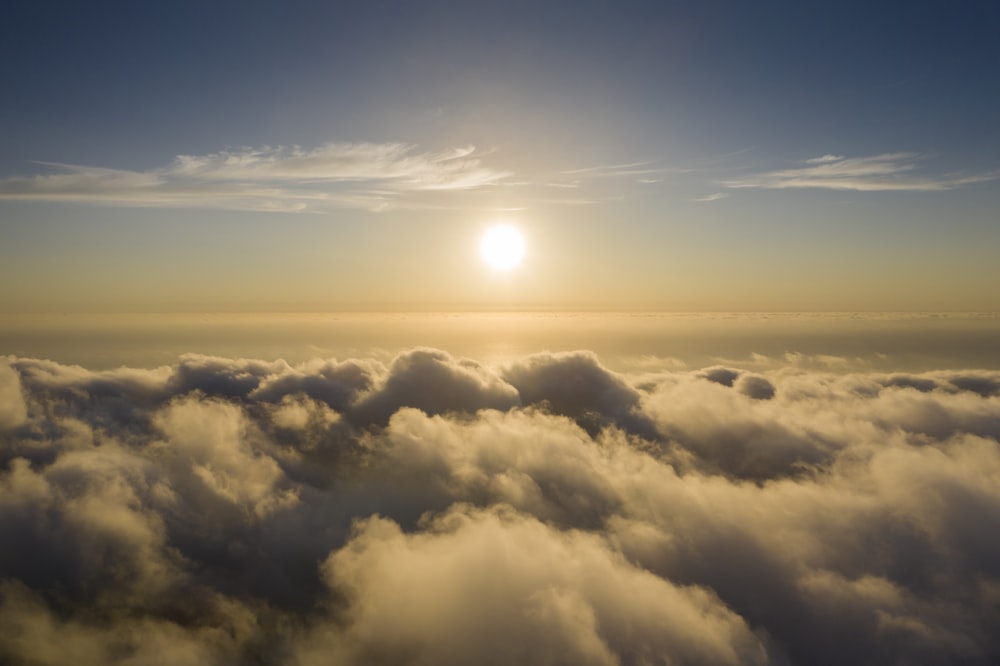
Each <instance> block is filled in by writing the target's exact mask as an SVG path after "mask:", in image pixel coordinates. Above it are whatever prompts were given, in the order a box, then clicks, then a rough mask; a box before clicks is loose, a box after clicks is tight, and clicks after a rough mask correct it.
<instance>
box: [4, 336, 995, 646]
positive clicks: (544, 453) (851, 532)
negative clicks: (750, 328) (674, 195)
mask: <svg viewBox="0 0 1000 666" xmlns="http://www.w3.org/2000/svg"><path fill="white" fill-rule="evenodd" d="M761 365H762V366H763V365H764V364H761ZM0 387H2V391H3V395H4V396H5V397H6V398H11V397H13V400H12V401H11V404H13V405H14V407H13V408H12V409H8V411H6V412H4V414H5V416H4V418H3V420H2V421H0V470H2V471H0V537H2V538H3V540H4V543H10V544H16V547H13V548H7V549H4V551H3V553H2V554H0V591H2V594H0V660H3V661H7V662H13V663H27V662H30V663H40V664H58V663H65V662H66V661H70V660H75V661H81V660H82V661H84V662H86V661H88V660H89V662H91V663H109V664H114V663H131V662H135V661H148V660H150V659H151V658H152V656H153V655H155V656H156V657H157V658H159V659H160V660H164V661H169V662H170V663H182V664H183V663H191V664H195V663H240V662H251V663H264V664H286V663H287V664H313V663H325V662H326V661H329V660H330V659H333V660H335V661H337V663H345V664H354V663H357V664H362V663H364V664H368V663H411V664H425V663H426V664H431V663H433V664H465V663H473V662H475V663H486V662H489V661H490V660H494V659H499V660H501V661H504V662H517V663H525V664H551V663H558V662H560V661H561V660H563V659H565V658H566V656H567V655H570V656H571V657H572V659H573V661H574V663H587V664H619V663H641V662H643V661H644V660H645V661H649V660H654V661H655V660H666V661H671V662H673V663H686V664H720V663H721V664H755V663H775V664H783V663H824V662H829V663H884V661H885V660H886V659H889V660H892V661H897V662H901V663H917V662H922V663H925V662H936V663H948V662H954V661H962V662H963V663H977V664H978V663H983V664H986V663H990V662H992V661H995V657H996V656H997V655H998V654H1000V641H998V638H997V636H1000V633H998V631H997V628H998V627H1000V616H998V615H997V613H996V608H995V601H996V593H997V585H998V583H997V581H998V580H1000V571H998V569H997V562H998V561H1000V558H998V554H1000V539H998V538H997V536H996V535H995V531H994V530H991V529H989V528H990V526H992V525H995V524H996V523H997V522H998V521H1000V490H998V485H997V483H996V478H997V476H998V475H1000V443H998V440H1000V373H998V372H996V371H988V370H963V371H937V372H925V373H916V374H912V373H911V374H902V373H892V374H886V373H875V372H851V371H844V372H839V373H832V372H830V371H826V370H809V369H807V368H806V367H805V366H803V365H801V364H798V363H793V364H790V365H781V364H780V363H778V362H773V363H769V364H767V365H766V367H761V368H757V369H755V370H754V371H748V370H746V369H744V368H741V367H738V366H732V365H718V366H713V367H708V368H704V369H699V370H685V369H680V368H678V367H677V364H676V363H670V362H665V363H664V364H663V365H661V366H656V365H654V364H652V363H648V364H646V365H644V367H643V373H642V375H641V378H637V377H635V376H631V375H624V374H619V373H616V372H614V371H612V370H610V369H608V368H607V367H605V366H604V365H603V364H602V363H601V361H600V359H599V358H598V357H597V356H596V355H594V354H593V353H590V352H585V351H580V352H574V353H560V354H552V353H541V354H535V355H531V356H526V357H522V358H516V359H511V360H509V361H507V362H505V363H504V364H502V365H486V364H482V363H478V362H475V361H473V360H470V359H462V358H456V357H453V356H451V355H450V354H447V353H445V352H443V351H439V350H432V349H424V348H418V349H412V350H409V351H406V352H404V353H402V354H400V355H399V356H397V357H396V358H395V359H394V360H392V361H391V362H390V363H388V364H386V363H383V362H381V361H379V360H376V359H370V358H361V359H346V360H332V359H326V360H320V359H317V360H313V361H309V362H306V363H302V364H295V365H293V364H288V363H285V362H282V361H277V362H270V361H267V362H266V361H257V360H252V359H227V358H221V357H207V356H200V355H194V354H191V355H187V356H185V357H184V358H183V359H182V360H181V361H180V362H178V363H177V364H175V365H172V366H165V367H162V368H157V369H151V370H146V369H140V368H118V369H114V370H105V371H100V372H97V371H90V370H87V369H85V368H81V367H78V366H67V365H61V364H58V363H54V362H51V361H42V360H36V359H27V358H16V357H14V358H7V359H5V360H4V361H3V364H2V365H0Z"/></svg>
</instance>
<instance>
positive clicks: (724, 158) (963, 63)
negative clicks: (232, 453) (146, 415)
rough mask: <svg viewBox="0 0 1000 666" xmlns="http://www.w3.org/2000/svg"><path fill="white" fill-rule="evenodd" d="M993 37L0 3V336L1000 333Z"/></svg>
mask: <svg viewBox="0 0 1000 666" xmlns="http://www.w3.org/2000/svg"><path fill="white" fill-rule="evenodd" d="M997 34H1000V4H998V3H996V2H994V1H992V0H981V1H976V0H968V1H963V2H958V3H956V2H913V1H909V2H879V3H867V2H866V3H861V2H838V3H803V2H767V3H749V2H721V1H720V2H698V3H680V2H580V1H576V2H544V3H543V2H510V1H505V2H464V3H463V2H366V3H345V2H281V3H277V2H273V3H263V2H248V1H242V2H212V3H204V2H168V3H137V2H89V3H80V2H51V3H37V2H33V3H27V2H13V3H9V4H8V5H6V8H5V13H4V20H3V22H2V24H0V62H2V63H3V66H2V68H0V90H2V91H3V92H2V95H3V104H0V127H2V131H0V311H2V312H8V313H9V312H61V311H95V312H105V311H144V312H156V311H196V312H204V311H226V312H233V311H294V310H297V311H328V310H366V309H493V308H527V309H534V308H560V309H608V308H612V309H615V308H638V309H666V310H997V309H1000V289H998V288H997V286H998V285H1000V261H997V260H996V254H997V248H1000V223H998V214H997V212H998V211H1000V127H998V125H997V119H998V118H1000V86H998V85H997V72H998V71H1000V40H997V38H996V36H997ZM497 221H506V222H510V223H513V224H516V225H518V226H519V227H520V228H521V229H522V230H523V231H524V233H525V235H526V236H527V239H528V245H529V250H528V256H527V259H526V262H525V264H524V265H523V266H522V267H521V268H520V269H519V270H517V271H514V272H512V273H511V274H508V275H504V276H499V275H497V274H495V273H492V272H491V271H489V270H488V269H487V268H486V267H484V266H483V265H482V262H481V261H480V260H479V258H478V256H477V254H476V243H477V240H478V238H479V236H480V235H481V234H482V233H483V231H484V230H485V229H486V228H487V227H488V226H489V225H490V224H494V223H496V222H497Z"/></svg>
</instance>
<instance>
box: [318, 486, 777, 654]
mask: <svg viewBox="0 0 1000 666" xmlns="http://www.w3.org/2000/svg"><path fill="white" fill-rule="evenodd" d="M421 528H422V529H421V530H420V531H419V532H417V533H415V534H406V533H404V532H403V531H402V530H401V529H400V528H399V526H398V525H396V524H395V523H394V522H392V521H389V520H386V519H384V518H379V517H373V518H369V519H367V520H365V521H362V522H361V523H359V524H358V525H357V527H356V529H355V532H354V534H353V536H352V539H351V541H350V542H349V543H348V545H346V546H345V547H344V548H342V549H340V550H338V551H337V552H335V553H333V554H332V555H331V556H330V557H329V558H328V559H327V560H326V562H325V563H324V564H323V577H324V580H325V582H326V583H327V585H329V586H330V587H331V588H332V589H333V590H335V591H336V592H338V593H339V594H340V595H343V596H344V597H345V598H346V599H347V600H348V603H347V608H346V610H344V611H343V612H342V614H341V616H340V622H338V625H339V626H336V627H331V628H327V627H323V628H322V629H320V630H319V631H318V632H317V635H316V636H314V637H313V639H312V641H311V644H307V647H306V648H305V649H304V655H303V663H305V664H310V663H329V661H330V660H331V659H332V660H333V661H335V662H336V663H343V664H352V663H358V664H372V663H386V664H389V663H393V664H398V663H410V664H468V663H483V662H484V661H485V662H486V663H504V664H510V663H519V664H557V663H574V664H606V665H611V664H618V663H622V662H625V663H642V662H644V661H646V660H648V659H650V658H655V659H656V660H659V661H663V662H666V663H684V664H754V663H765V662H766V650H765V648H764V647H763V645H762V644H761V643H760V641H759V639H758V638H757V637H756V636H755V635H754V634H753V632H752V631H751V630H750V629H749V628H748V627H747V626H746V624H745V622H744V621H743V620H742V619H741V618H740V617H739V616H737V615H736V614H735V613H733V612H732V611H730V610H729V609H727V608H725V606H723V605H722V604H721V603H719V601H718V599H717V598H716V597H715V595H713V594H712V593H710V592H708V591H707V590H704V589H702V588H697V587H691V586H677V585H674V584H672V583H670V582H668V581H665V580H663V579H662V578H658V577H657V576H655V575H653V574H651V573H649V572H648V571H645V570H643V569H641V568H639V567H636V566H634V565H632V564H630V563H629V562H628V561H626V560H625V558H624V557H623V556H622V555H621V554H620V553H619V552H617V551H615V550H614V549H612V548H610V547H609V546H608V545H607V543H605V542H604V541H603V540H602V539H601V538H600V537H599V536H597V535H594V534H588V533H583V532H578V531H559V530H557V529H554V528H551V527H548V526H546V525H545V524H543V523H541V522H540V521H538V520H537V519H535V518H532V517H528V516H524V515H523V514H517V513H515V512H512V511H509V510H506V509H504V508H503V507H502V506H498V507H494V508H492V509H489V510H471V509H469V508H468V507H466V506H461V505H458V506H455V507H453V508H452V509H451V510H449V511H448V512H446V513H445V514H443V515H441V516H438V517H436V518H433V519H429V520H427V521H425V522H424V523H423V524H422V525H421Z"/></svg>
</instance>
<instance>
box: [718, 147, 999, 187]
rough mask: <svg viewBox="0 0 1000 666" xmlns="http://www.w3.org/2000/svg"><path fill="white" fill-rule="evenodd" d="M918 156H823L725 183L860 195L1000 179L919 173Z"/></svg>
mask: <svg viewBox="0 0 1000 666" xmlns="http://www.w3.org/2000/svg"><path fill="white" fill-rule="evenodd" d="M919 160H920V155H919V154H917V153H886V154H883V155H872V156H869V157H843V156H840V155H823V156H822V157H815V158H812V159H808V160H805V161H804V162H803V164H804V165H805V166H800V167H797V168H793V169H781V170H778V171H768V172H764V173H757V174H752V175H749V176H744V177H741V178H734V179H730V180H727V181H724V182H723V183H722V184H723V185H725V186H727V187H732V188H759V189H769V190H776V189H789V188H822V189H830V190H855V191H860V192H881V191H917V192H920V191H924V192H933V191H940V190H952V189H956V188H959V187H964V186H966V185H972V184H974V183H984V182H989V181H993V180H997V179H998V178H1000V171H990V172H986V173H971V174H969V173H946V174H925V173H921V172H920V171H919V170H918V168H917V167H918V166H919Z"/></svg>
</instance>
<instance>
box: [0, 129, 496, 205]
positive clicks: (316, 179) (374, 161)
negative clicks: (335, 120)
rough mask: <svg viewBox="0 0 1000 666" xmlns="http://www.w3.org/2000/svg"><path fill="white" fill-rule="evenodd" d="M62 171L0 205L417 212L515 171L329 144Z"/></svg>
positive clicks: (469, 158)
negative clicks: (434, 199) (420, 200)
mask: <svg viewBox="0 0 1000 666" xmlns="http://www.w3.org/2000/svg"><path fill="white" fill-rule="evenodd" d="M42 164H45V165H46V166H49V167H52V168H54V169H56V170H57V171H58V173H53V174H44V175H35V176H30V177H15V178H7V179H4V180H0V199H20V200H35V201H66V202H80V203H90V204H97V205H107V206H133V207H157V208H159V207H164V208H167V207H173V208H213V209H230V210H260V211H287V212H295V211H315V210H325V209H329V208H335V207H350V208H365V209H374V210H377V209H381V208H386V207H389V206H394V205H395V206H407V205H411V204H412V201H410V199H411V197H412V196H413V195H415V194H417V193H426V192H447V191H456V190H471V189H476V188H481V187H485V186H488V185H491V184H494V183H497V182H499V181H501V180H502V179H504V178H506V177H507V176H508V175H509V174H508V173H507V172H504V171H500V170H496V169H493V168H490V167H487V166H485V165H483V164H482V161H481V160H480V158H479V157H478V156H477V155H476V150H475V148H474V147H471V146H469V147H465V148H455V149H450V150H444V151H439V152H417V150H416V148H415V146H412V145H408V144H402V143H329V144H326V145H323V146H320V147H318V148H314V149H311V150H309V149H304V148H301V147H299V146H291V147H277V148H270V147H264V148H256V149H243V150H236V151H222V152H217V153H211V154H207V155H180V156H178V157H176V158H175V159H174V160H173V162H172V163H171V164H169V165H168V166H165V167H161V168H156V169H151V170H149V171H128V170H120V169H107V168H101V167H92V166H80V165H73V164H60V163H42Z"/></svg>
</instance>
